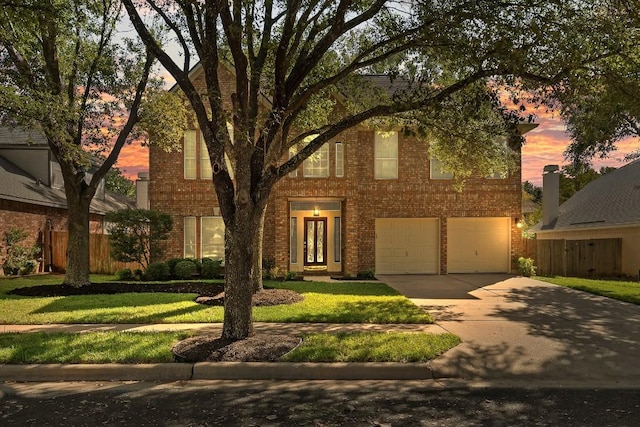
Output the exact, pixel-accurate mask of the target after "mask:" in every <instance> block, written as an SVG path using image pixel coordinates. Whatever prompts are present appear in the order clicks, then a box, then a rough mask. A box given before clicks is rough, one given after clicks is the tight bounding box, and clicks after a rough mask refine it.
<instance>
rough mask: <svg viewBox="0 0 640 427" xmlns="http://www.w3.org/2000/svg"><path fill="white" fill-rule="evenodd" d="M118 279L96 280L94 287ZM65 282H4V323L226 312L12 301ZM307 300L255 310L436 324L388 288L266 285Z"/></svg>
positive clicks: (264, 318)
mask: <svg viewBox="0 0 640 427" xmlns="http://www.w3.org/2000/svg"><path fill="white" fill-rule="evenodd" d="M113 279H114V278H113V276H93V275H92V277H91V280H92V281H94V282H98V281H107V280H113ZM61 282H62V277H61V276H29V277H24V278H18V279H8V278H4V279H0V323H5V324H51V323H209V322H212V323H215V322H222V320H223V309H222V307H210V306H204V305H201V304H197V303H195V302H194V301H193V300H194V298H195V297H196V295H195V294H178V293H162V292H157V293H124V294H115V295H80V296H67V297H47V298H36V297H23V296H16V295H8V294H7V292H8V291H9V290H11V289H14V288H18V287H24V286H35V285H39V284H59V283H61ZM265 285H266V286H271V287H278V288H286V289H291V290H294V291H296V292H300V293H301V294H303V295H304V297H305V299H304V301H302V302H300V303H296V304H292V305H281V306H272V307H254V309H253V316H254V320H255V321H256V322H322V323H432V322H433V319H432V318H431V317H430V316H429V315H428V314H426V313H425V312H423V311H422V310H421V309H420V308H419V307H417V306H415V305H414V304H413V303H411V302H410V301H409V300H408V299H407V298H405V297H404V296H402V295H399V294H398V293H397V292H396V291H395V290H393V289H391V288H390V287H388V286H386V285H385V284H383V283H352V282H349V283H324V282H284V283H281V282H265Z"/></svg>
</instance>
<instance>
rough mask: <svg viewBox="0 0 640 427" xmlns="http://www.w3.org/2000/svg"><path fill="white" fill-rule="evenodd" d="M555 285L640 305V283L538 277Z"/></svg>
mask: <svg viewBox="0 0 640 427" xmlns="http://www.w3.org/2000/svg"><path fill="white" fill-rule="evenodd" d="M536 279H538V280H542V281H545V282H548V283H553V284H555V285H560V286H566V287H568V288H572V289H577V290H580V291H584V292H589V293H591V294H595V295H601V296H604V297H609V298H613V299H617V300H620V301H625V302H630V303H632V304H636V305H640V283H638V282H623V281H618V280H605V279H582V278H578V277H559V276H556V277H536Z"/></svg>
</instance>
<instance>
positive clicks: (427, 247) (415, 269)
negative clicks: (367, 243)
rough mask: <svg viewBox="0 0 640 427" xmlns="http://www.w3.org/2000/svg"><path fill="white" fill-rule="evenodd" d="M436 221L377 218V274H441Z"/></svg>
mask: <svg viewBox="0 0 640 427" xmlns="http://www.w3.org/2000/svg"><path fill="white" fill-rule="evenodd" d="M439 230H440V227H439V222H438V219H437V218H378V219H376V273H379V274H404V273H414V274H438V272H439V268H438V265H439V261H438V254H439V244H438V241H439V239H438V235H439Z"/></svg>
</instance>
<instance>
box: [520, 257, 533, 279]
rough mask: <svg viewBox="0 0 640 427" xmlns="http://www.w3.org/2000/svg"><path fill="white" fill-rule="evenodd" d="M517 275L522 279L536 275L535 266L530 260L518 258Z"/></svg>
mask: <svg viewBox="0 0 640 427" xmlns="http://www.w3.org/2000/svg"><path fill="white" fill-rule="evenodd" d="M518 274H520V275H521V276H524V277H531V276H535V275H536V266H535V265H534V261H533V260H532V259H531V258H524V257H520V258H518Z"/></svg>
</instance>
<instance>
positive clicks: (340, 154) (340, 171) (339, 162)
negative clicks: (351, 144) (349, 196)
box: [336, 142, 344, 178]
mask: <svg viewBox="0 0 640 427" xmlns="http://www.w3.org/2000/svg"><path fill="white" fill-rule="evenodd" d="M336 176H337V177H338V178H341V177H343V176H344V148H343V147H342V142H336Z"/></svg>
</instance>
